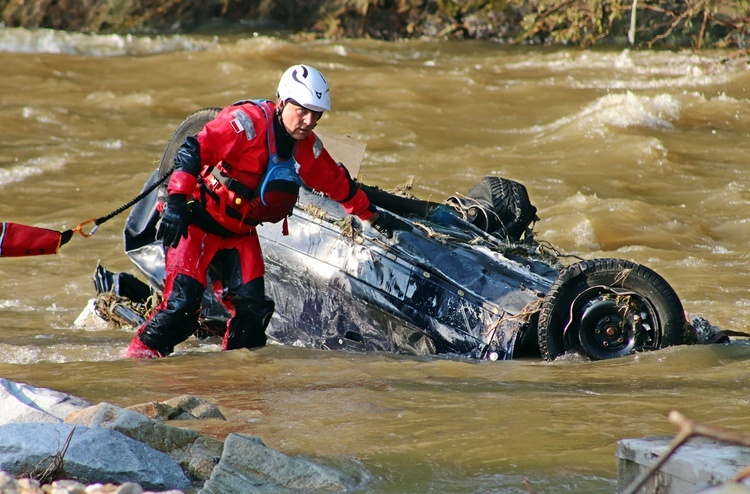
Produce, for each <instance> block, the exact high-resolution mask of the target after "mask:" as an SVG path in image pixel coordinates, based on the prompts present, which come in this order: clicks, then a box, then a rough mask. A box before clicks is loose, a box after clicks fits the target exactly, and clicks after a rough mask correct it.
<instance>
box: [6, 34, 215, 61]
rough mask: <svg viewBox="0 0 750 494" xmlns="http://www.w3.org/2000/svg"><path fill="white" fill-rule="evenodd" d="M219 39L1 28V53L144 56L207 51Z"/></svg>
mask: <svg viewBox="0 0 750 494" xmlns="http://www.w3.org/2000/svg"><path fill="white" fill-rule="evenodd" d="M217 44H218V38H215V37H214V38H213V39H206V40H202V39H197V38H195V37H188V36H182V35H173V36H134V35H132V34H126V35H119V34H84V33H69V32H65V31H56V30H53V29H25V28H0V52H10V53H57V54H68V55H85V56H92V57H113V56H123V55H129V56H143V55H154V54H158V53H172V52H182V51H204V50H208V49H211V48H213V47H215V46H216V45H217Z"/></svg>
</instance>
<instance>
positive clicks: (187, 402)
mask: <svg viewBox="0 0 750 494" xmlns="http://www.w3.org/2000/svg"><path fill="white" fill-rule="evenodd" d="M164 404H165V405H170V406H173V407H175V408H176V409H177V410H179V411H180V414H187V415H189V416H190V418H196V419H219V420H226V417H224V414H223V413H221V410H219V408H218V407H217V406H216V405H214V404H213V403H211V402H209V401H207V400H204V399H203V398H201V397H199V396H190V395H184V396H178V397H177V398H172V399H171V400H167V401H165V402H164ZM180 418H181V417H180V415H177V416H176V417H175V418H174V419H175V420H178V419H180Z"/></svg>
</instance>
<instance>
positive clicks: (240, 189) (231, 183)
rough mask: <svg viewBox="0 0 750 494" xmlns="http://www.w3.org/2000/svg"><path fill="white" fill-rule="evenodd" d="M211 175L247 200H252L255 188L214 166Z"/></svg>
mask: <svg viewBox="0 0 750 494" xmlns="http://www.w3.org/2000/svg"><path fill="white" fill-rule="evenodd" d="M211 176H212V177H214V178H215V179H216V180H218V181H219V182H221V183H222V184H224V186H225V187H226V188H227V189H229V190H231V191H232V192H234V193H235V194H239V195H241V196H242V197H244V198H245V199H247V200H252V199H253V197H254V195H255V191H254V190H252V189H249V188H247V187H245V186H244V185H242V184H241V183H240V182H238V181H237V180H235V179H233V178H232V177H229V176H227V175H226V174H224V172H222V171H221V170H219V169H218V168H214V169H213V170H211Z"/></svg>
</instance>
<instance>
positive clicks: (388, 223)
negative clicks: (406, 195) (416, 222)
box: [370, 208, 412, 238]
mask: <svg viewBox="0 0 750 494" xmlns="http://www.w3.org/2000/svg"><path fill="white" fill-rule="evenodd" d="M370 224H371V225H372V227H373V228H374V229H376V230H377V231H378V232H380V234H382V235H385V236H386V237H388V238H393V234H394V233H395V232H396V230H401V231H405V232H410V231H411V229H412V227H411V225H410V224H408V223H407V222H405V221H403V220H401V219H399V218H398V217H396V216H394V215H393V214H391V213H389V212H388V211H386V210H384V209H380V208H378V211H377V212H376V213H375V214H374V215H373V217H372V218H370Z"/></svg>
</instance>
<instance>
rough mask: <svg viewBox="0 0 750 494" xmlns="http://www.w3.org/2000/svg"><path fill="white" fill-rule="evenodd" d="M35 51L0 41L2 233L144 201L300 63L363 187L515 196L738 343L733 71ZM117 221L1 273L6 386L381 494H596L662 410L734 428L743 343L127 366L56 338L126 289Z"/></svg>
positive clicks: (382, 49) (570, 57)
mask: <svg viewBox="0 0 750 494" xmlns="http://www.w3.org/2000/svg"><path fill="white" fill-rule="evenodd" d="M42 35H43V36H46V37H47V38H45V43H46V44H45V46H50V45H51V46H55V44H58V45H59V46H60V47H61V49H59V50H57V52H58V53H54V52H55V50H52V49H42V48H40V44H39V42H36V43H37V44H36V45H33V46H36V48H35V49H33V50H21V49H18V48H16V49H13V46H16V47H17V46H21V45H23V46H32V44H30V43H27V42H26V41H23V40H25V39H26V38H25V36H29V33H26V32H22V31H16V30H7V29H6V30H0V62H2V63H3V65H4V66H5V67H12V70H7V71H4V72H3V74H2V75H0V102H1V103H2V104H0V128H2V129H3V133H2V135H0V220H2V221H15V222H19V223H27V224H35V225H39V226H44V227H49V228H55V229H62V228H71V227H73V226H75V225H76V224H78V223H79V222H81V221H83V220H86V219H88V218H91V217H99V216H102V215H105V214H107V213H109V212H110V211H112V210H114V209H116V208H117V207H119V206H121V205H122V204H124V203H126V202H128V201H129V200H130V199H131V198H133V197H134V196H135V195H137V194H138V192H139V191H140V190H141V186H142V185H143V183H144V182H145V180H146V178H147V177H148V176H149V175H150V173H151V171H152V170H153V169H154V167H155V166H156V163H157V162H158V159H159V158H160V153H161V150H162V148H163V146H164V144H165V143H166V140H167V139H168V138H169V136H170V135H171V133H172V131H173V130H174V128H175V126H176V125H177V124H178V123H179V122H180V121H181V120H182V119H183V118H184V116H185V115H187V114H188V113H190V112H192V111H194V110H196V109H198V108H202V107H208V106H221V105H225V104H229V103H232V102H234V101H236V100H240V99H245V98H248V97H251V98H257V97H273V92H274V90H275V84H276V81H277V79H278V77H279V76H280V74H281V72H282V71H283V70H284V69H285V68H286V67H287V66H288V65H290V64H293V63H296V62H306V63H310V64H312V65H315V66H317V67H319V68H320V69H322V70H323V71H324V73H325V74H326V76H327V77H328V79H329V82H330V83H331V86H332V101H333V107H334V111H332V112H330V113H329V114H326V115H325V117H324V118H323V120H322V121H321V126H325V127H326V128H328V129H330V130H332V131H334V132H338V133H344V134H348V135H351V136H353V137H355V138H356V139H359V140H361V141H364V142H366V143H367V146H368V147H367V157H366V159H365V164H364V166H363V170H362V173H361V179H362V180H363V181H364V182H366V183H369V184H372V185H378V186H381V187H385V188H390V187H393V186H395V185H396V184H398V183H400V182H403V181H404V180H406V178H407V177H408V176H409V175H415V176H416V177H417V182H416V187H415V189H414V191H415V193H416V194H417V195H418V196H420V197H422V198H424V199H432V200H438V201H439V200H442V199H444V198H445V197H447V196H449V195H451V194H453V193H455V192H459V193H465V192H466V191H467V190H468V189H469V188H471V186H473V185H474V184H475V183H476V182H478V181H479V180H480V179H481V178H482V177H483V176H485V175H491V174H492V175H499V176H503V177H507V178H510V179H513V180H517V181H520V182H522V183H523V184H524V185H526V187H527V188H528V191H529V195H530V198H531V201H532V202H533V203H534V204H535V205H536V206H537V207H538V208H539V217H540V218H541V221H540V222H539V223H538V224H537V225H536V228H535V230H536V233H537V237H538V238H541V239H544V240H547V241H550V242H551V243H552V244H553V245H555V246H556V247H558V248H559V249H561V250H562V251H563V252H566V253H572V254H576V255H579V256H582V257H586V258H593V257H622V258H627V259H632V260H634V261H636V262H640V263H643V264H646V265H648V266H649V267H651V268H653V269H654V270H656V271H657V272H658V273H660V274H661V275H662V276H664V277H665V278H666V279H667V280H668V281H669V282H670V284H671V285H672V286H673V287H674V288H675V290H676V291H677V293H678V294H679V295H680V297H681V298H682V301H683V304H684V306H685V309H686V311H687V312H688V313H690V314H693V315H701V316H703V317H705V318H707V319H709V320H710V321H711V322H712V323H713V324H717V325H719V326H721V327H722V328H726V329H732V330H735V331H747V330H746V320H747V317H748V314H750V304H749V303H748V300H750V296H748V285H749V283H748V279H747V278H748V274H747V273H748V270H747V269H746V266H747V264H748V254H747V249H746V239H747V238H748V237H749V236H750V227H748V226H747V224H748V221H747V214H746V211H748V185H747V181H746V180H745V177H744V174H743V173H742V172H743V171H744V164H745V160H746V156H747V155H748V150H749V149H748V146H749V145H748V142H750V140H748V130H747V129H748V128H750V126H748V123H749V122H748V120H749V119H750V111H748V110H750V99H749V98H748V95H747V94H746V87H748V82H750V76H749V75H748V72H747V70H746V69H745V67H743V66H742V65H740V64H732V63H722V58H723V57H726V56H727V54H726V53H721V52H706V53H703V54H701V55H694V54H689V53H673V52H630V51H627V50H625V51H622V50H602V51H580V50H577V49H575V50H565V49H544V48H507V47H503V46H498V45H495V44H487V43H474V42H470V43H444V42H434V41H409V42H403V43H391V44H389V43H381V42H374V41H366V40H358V41H347V42H336V43H333V42H306V43H291V42H288V41H286V40H283V39H274V38H267V37H262V36H259V37H255V38H252V37H248V38H245V39H240V38H239V37H226V38H220V39H216V40H214V39H211V40H207V39H199V38H195V39H192V38H181V39H180V40H179V43H177V42H176V41H175V40H174V39H171V38H170V39H161V38H153V39H149V38H144V39H135V40H133V39H131V40H123V42H124V43H125V45H126V46H131V47H133V46H137V47H144V46H148V47H149V48H148V50H145V49H143V48H139V49H133V50H131V51H127V50H125V51H121V52H117V51H114V52H112V51H106V50H105V48H106V47H107V46H111V45H112V43H113V42H115V41H117V40H116V39H114V40H113V39H112V38H107V39H105V38H97V37H86V38H85V40H78V39H73V40H72V41H71V38H70V37H67V36H64V35H54V33H52V34H50V33H37V34H36V36H42ZM8 40H10V41H8ZM14 43H15V44H14ZM71 44H72V45H71ZM115 44H116V43H115ZM68 46H73V47H74V49H72V50H71V49H69V48H67V47H68ZM9 47H10V48H9ZM62 47H66V48H65V49H62ZM76 47H79V48H80V49H77V48H76ZM84 47H85V50H84ZM97 50H99V51H97ZM19 52H22V53H19ZM48 52H52V53H48ZM121 53H126V54H128V56H113V55H120V54H121ZM123 223H124V217H123V216H122V215H121V216H118V217H115V218H114V219H112V220H111V221H109V222H107V223H106V224H104V225H102V227H101V228H100V229H99V231H98V232H97V233H96V235H94V236H93V237H91V238H89V239H83V238H81V237H76V238H74V239H73V240H72V241H71V242H70V243H69V244H67V245H65V246H64V247H63V248H62V249H61V252H60V253H59V254H58V255H56V256H46V257H36V258H35V257H28V258H16V259H11V258H4V259H2V262H0V275H1V276H2V279H3V282H2V284H0V328H2V335H3V336H2V338H0V355H2V358H3V360H2V361H3V364H0V369H1V372H0V375H2V376H3V377H6V378H8V379H11V380H17V381H23V382H28V383H30V384H32V385H35V386H43V387H50V388H54V389H59V390H62V391H66V392H70V393H73V394H76V395H78V396H81V397H83V398H85V399H88V400H90V401H108V402H111V403H115V404H118V405H132V404H135V403H139V402H144V401H150V400H157V399H159V400H160V399H167V398H171V397H173V396H175V395H178V394H186V393H189V394H195V395H201V396H204V397H206V398H207V399H209V400H212V401H214V402H215V403H217V404H218V405H219V406H220V407H221V408H222V411H224V413H225V415H227V417H228V418H229V423H227V424H210V425H209V426H206V427H207V428H209V429H210V430H209V431H206V432H209V433H212V434H215V435H217V436H223V435H226V434H227V433H229V432H234V431H240V432H246V433H250V434H255V435H258V436H260V437H261V438H262V439H263V440H264V441H265V442H266V443H267V444H268V445H269V446H271V447H274V448H277V449H279V450H282V451H284V452H288V453H291V454H303V455H306V456H311V457H315V458H318V459H322V460H324V461H327V462H331V463H335V464H338V465H343V466H346V467H349V468H353V469H360V468H362V469H364V470H365V471H367V472H369V475H371V478H370V480H369V484H368V488H367V489H366V490H367V491H378V492H414V493H416V492H428V491H434V492H497V493H500V492H502V493H511V492H519V493H520V492H526V490H525V489H524V488H523V486H522V481H523V479H524V478H526V477H528V478H529V480H530V482H531V485H532V486H533V487H534V488H535V489H536V490H537V491H538V492H561V491H562V492H602V493H604V492H613V490H614V484H615V478H616V459H615V457H614V451H615V444H616V441H617V440H618V439H621V438H627V437H642V436H649V435H663V434H669V435H671V434H674V432H675V430H674V426H672V425H671V424H669V423H668V422H667V420H666V416H667V414H668V412H669V411H670V410H673V409H678V410H680V411H682V412H683V413H684V414H685V415H687V416H688V417H690V418H693V419H696V420H699V421H703V422H705V423H708V424H711V425H714V426H717V427H724V428H727V429H729V430H736V431H741V432H747V431H748V430H750V421H749V420H748V419H747V416H748V414H747V406H748V400H747V395H748V384H747V382H748V379H747V377H748V367H749V364H748V363H747V362H748V359H747V355H748V354H749V353H748V350H749V349H748V345H747V343H746V342H745V341H744V340H743V339H735V341H734V342H733V343H732V344H731V345H714V346H696V347H680V348H673V349H667V350H663V351H659V352H656V353H652V354H644V355H638V356H633V357H627V358H622V359H618V360H615V361H609V362H584V361H582V360H581V359H579V358H571V357H566V358H564V359H561V360H559V361H556V362H553V363H544V362H541V361H537V360H520V361H511V362H476V361H467V360H463V359H459V358H451V359H434V358H413V357H400V356H393V355H381V354H369V355H361V354H352V353H333V352H322V351H314V350H306V349H296V348H286V347H267V348H264V349H261V350H257V351H235V352H227V353H221V352H219V351H218V346H217V345H215V344H213V345H201V344H198V343H197V342H196V341H188V342H186V343H185V344H184V345H183V346H181V347H180V348H179V352H178V354H177V355H176V356H174V357H171V358H169V359H165V360H162V361H146V362H140V361H138V362H132V361H125V360H120V359H119V358H118V357H119V353H120V351H121V350H122V348H124V346H125V345H126V343H127V341H128V340H129V339H130V337H131V336H132V331H129V330H125V329H113V328H105V329H95V328H88V329H83V328H78V327H76V326H75V325H74V324H73V321H75V319H76V317H77V316H78V314H79V312H80V311H81V310H82V309H83V307H84V306H85V305H86V302H87V300H88V299H89V298H90V297H91V296H93V293H94V289H93V283H92V281H91V276H92V274H93V272H94V269H95V267H96V263H97V261H98V260H101V261H102V262H103V263H104V264H105V266H106V267H107V268H109V269H111V270H115V271H130V272H133V268H132V266H131V265H130V263H129V261H128V260H127V258H126V257H125V255H124V254H123V251H122V236H121V231H122V227H123ZM194 426H195V427H200V426H201V425H200V424H195V425H194Z"/></svg>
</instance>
